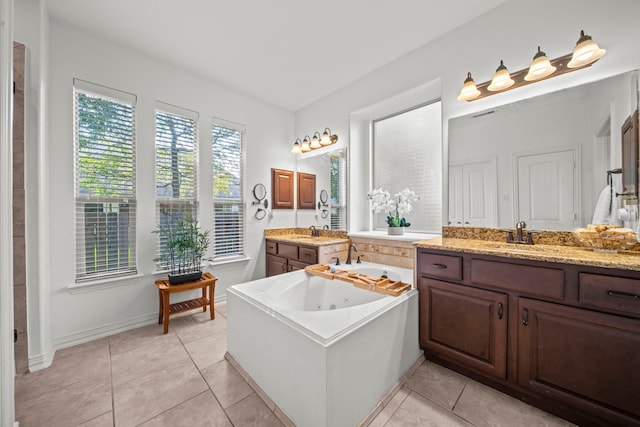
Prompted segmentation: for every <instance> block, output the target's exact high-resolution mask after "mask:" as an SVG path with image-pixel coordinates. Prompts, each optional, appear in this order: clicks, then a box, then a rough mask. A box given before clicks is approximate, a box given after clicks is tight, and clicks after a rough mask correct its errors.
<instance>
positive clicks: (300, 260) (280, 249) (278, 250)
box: [266, 240, 318, 277]
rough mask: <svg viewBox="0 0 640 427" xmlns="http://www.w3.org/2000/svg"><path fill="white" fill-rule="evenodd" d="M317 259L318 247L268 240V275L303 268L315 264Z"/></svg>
mask: <svg viewBox="0 0 640 427" xmlns="http://www.w3.org/2000/svg"><path fill="white" fill-rule="evenodd" d="M317 259H318V249H317V248H315V247H310V246H302V245H296V244H292V243H283V242H276V241H272V240H267V241H266V270H267V271H266V274H267V277H270V276H275V275H277V274H282V273H288V272H290V271H295V270H302V269H304V268H305V267H306V266H307V265H311V264H315V263H316V262H317Z"/></svg>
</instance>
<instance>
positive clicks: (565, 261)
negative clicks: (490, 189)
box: [416, 238, 640, 425]
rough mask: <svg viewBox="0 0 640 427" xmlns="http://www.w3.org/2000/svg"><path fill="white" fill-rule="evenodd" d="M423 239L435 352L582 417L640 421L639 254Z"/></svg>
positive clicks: (424, 290) (419, 272) (427, 344)
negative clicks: (601, 252)
mask: <svg viewBox="0 0 640 427" xmlns="http://www.w3.org/2000/svg"><path fill="white" fill-rule="evenodd" d="M416 246H417V250H416V251H417V252H416V280H417V282H416V283H417V286H418V290H419V291H420V292H419V295H420V296H419V298H420V300H419V301H420V309H419V312H420V314H419V323H420V332H419V335H420V347H421V348H423V349H424V351H425V354H426V356H427V358H428V359H431V360H434V361H437V362H439V363H441V364H443V365H445V366H448V367H450V368H452V369H455V370H458V371H460V372H462V373H464V374H466V375H469V376H471V377H473V378H475V379H477V380H479V381H481V382H483V383H486V384H488V385H491V386H493V387H495V388H497V389H499V390H501V391H504V392H507V393H509V394H512V395H514V396H516V397H518V398H520V399H522V400H523V401H526V402H528V403H530V404H532V405H534V406H538V407H540V408H542V409H545V410H547V411H549V412H552V413H555V414H557V415H559V416H561V417H563V418H565V419H568V420H570V421H572V422H576V423H578V424H580V425H640V254H630V253H621V254H600V253H594V252H592V251H590V250H588V249H585V248H579V247H572V246H557V245H553V246H552V245H533V246H528V245H508V244H506V243H502V242H499V241H485V240H477V239H476V240H474V239H460V238H442V239H432V240H425V241H421V242H418V243H417V245H416Z"/></svg>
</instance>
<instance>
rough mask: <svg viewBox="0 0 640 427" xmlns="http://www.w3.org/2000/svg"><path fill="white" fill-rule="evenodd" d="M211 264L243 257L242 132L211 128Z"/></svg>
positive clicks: (235, 127) (222, 126)
mask: <svg viewBox="0 0 640 427" xmlns="http://www.w3.org/2000/svg"><path fill="white" fill-rule="evenodd" d="M212 142H213V143H212V148H213V215H214V229H213V249H214V255H213V256H214V260H216V259H217V260H220V259H221V258H226V257H234V256H244V194H243V186H244V129H243V127H241V126H238V125H234V124H230V123H223V122H220V121H217V120H215V121H214V124H213V138H212Z"/></svg>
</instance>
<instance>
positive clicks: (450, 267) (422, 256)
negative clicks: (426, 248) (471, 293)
mask: <svg viewBox="0 0 640 427" xmlns="http://www.w3.org/2000/svg"><path fill="white" fill-rule="evenodd" d="M418 271H419V274H421V275H422V274H424V275H426V276H432V277H440V278H442V279H451V280H462V257H459V256H452V255H437V254H430V253H426V252H420V253H419V254H418Z"/></svg>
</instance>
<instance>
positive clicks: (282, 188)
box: [271, 169, 293, 209]
mask: <svg viewBox="0 0 640 427" xmlns="http://www.w3.org/2000/svg"><path fill="white" fill-rule="evenodd" d="M271 197H272V198H273V200H271V208H272V209H293V171H289V170H283V169H271Z"/></svg>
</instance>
